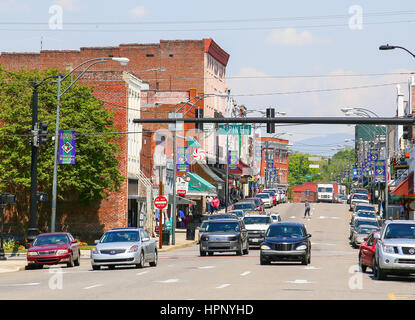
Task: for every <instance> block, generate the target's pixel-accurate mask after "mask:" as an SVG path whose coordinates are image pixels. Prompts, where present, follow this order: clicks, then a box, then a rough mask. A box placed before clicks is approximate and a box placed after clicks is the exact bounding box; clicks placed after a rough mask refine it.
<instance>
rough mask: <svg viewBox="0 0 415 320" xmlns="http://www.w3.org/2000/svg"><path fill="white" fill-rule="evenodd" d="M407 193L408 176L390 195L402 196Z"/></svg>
mask: <svg viewBox="0 0 415 320" xmlns="http://www.w3.org/2000/svg"><path fill="white" fill-rule="evenodd" d="M408 193H409V176H408V177H406V178H405V180H403V181H402V182H401V183H400V184H398V185H397V186H396V187H395V188H394V189H393V190H392V191H391V192H390V194H391V195H393V196H403V195H405V194H408Z"/></svg>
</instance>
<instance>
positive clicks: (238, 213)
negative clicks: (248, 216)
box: [232, 210, 244, 218]
mask: <svg viewBox="0 0 415 320" xmlns="http://www.w3.org/2000/svg"><path fill="white" fill-rule="evenodd" d="M232 214H236V215H237V216H238V217H241V218H242V217H243V216H244V212H243V211H242V210H241V211H232Z"/></svg>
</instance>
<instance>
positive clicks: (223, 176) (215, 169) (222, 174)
mask: <svg viewBox="0 0 415 320" xmlns="http://www.w3.org/2000/svg"><path fill="white" fill-rule="evenodd" d="M210 169H212V171H213V172H215V173H216V174H218V175H219V176H220V177H222V178H223V181H225V180H226V170H224V169H219V168H215V167H210ZM230 171H231V170H229V179H233V180H235V179H237V178H236V177H235V175H233V174H232V173H231V172H230Z"/></svg>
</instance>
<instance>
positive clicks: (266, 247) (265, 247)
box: [261, 244, 271, 250]
mask: <svg viewBox="0 0 415 320" xmlns="http://www.w3.org/2000/svg"><path fill="white" fill-rule="evenodd" d="M261 250H271V248H270V246H267V245H266V244H263V245H261Z"/></svg>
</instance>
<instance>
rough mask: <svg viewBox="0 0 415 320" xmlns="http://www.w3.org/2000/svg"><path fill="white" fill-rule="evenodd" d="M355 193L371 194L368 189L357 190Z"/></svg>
mask: <svg viewBox="0 0 415 320" xmlns="http://www.w3.org/2000/svg"><path fill="white" fill-rule="evenodd" d="M354 193H362V194H369V191H367V190H355V192H354Z"/></svg>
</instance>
